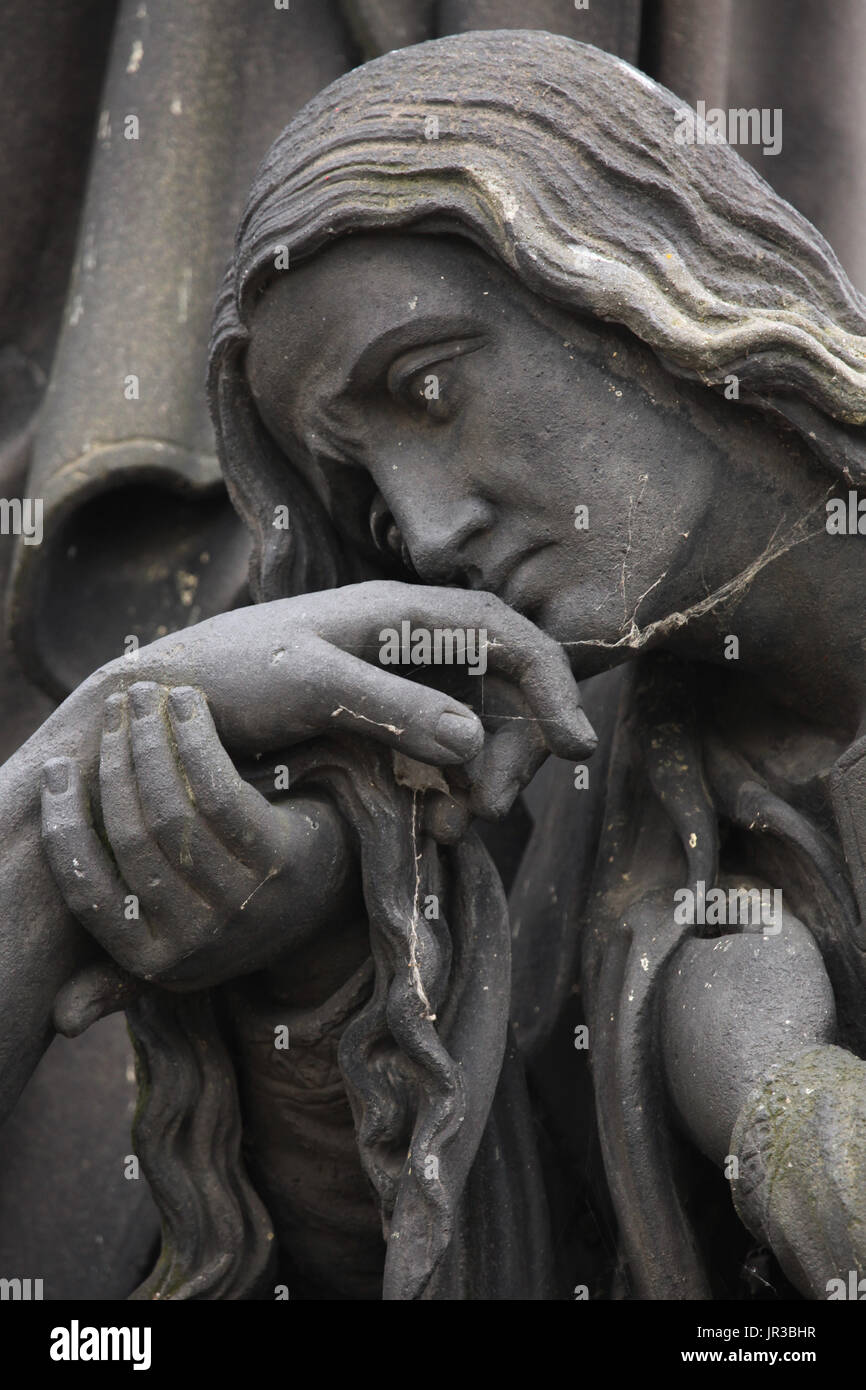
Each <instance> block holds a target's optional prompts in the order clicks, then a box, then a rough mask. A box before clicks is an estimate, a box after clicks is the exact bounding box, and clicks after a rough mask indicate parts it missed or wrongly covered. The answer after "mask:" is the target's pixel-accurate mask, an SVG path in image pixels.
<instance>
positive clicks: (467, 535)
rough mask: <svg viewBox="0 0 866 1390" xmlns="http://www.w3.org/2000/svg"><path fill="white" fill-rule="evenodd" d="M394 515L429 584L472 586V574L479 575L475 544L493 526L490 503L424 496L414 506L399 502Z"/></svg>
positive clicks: (419, 569) (415, 562)
mask: <svg viewBox="0 0 866 1390" xmlns="http://www.w3.org/2000/svg"><path fill="white" fill-rule="evenodd" d="M392 512H393V516H394V519H395V521H396V523H397V526H398V527H399V529H400V533H401V535H402V538H403V540H404V541H405V543H406V548H407V549H408V551H409V554H410V555H411V557H412V563H413V565H414V566H415V569H416V571H417V573H418V574H419V575H420V577H421V578H422V579H424V580H426V581H427V583H428V584H457V583H460V582H461V581H462V582H464V583H465V582H468V583H470V584H471V583H472V579H473V575H474V576H476V577H477V576H479V575H480V566H479V557H478V555H477V553H476V550H477V546H476V545H473V541H477V540H478V538H479V537H480V536H482V535H483V534H484V533H485V532H488V531H489V530H490V529H491V527H492V525H493V520H494V509H493V507H492V506H491V505H490V504H489V503H488V502H484V501H482V500H481V498H477V497H466V498H463V499H461V500H460V501H457V502H455V501H452V500H449V499H445V498H441V499H436V498H432V497H426V496H425V497H421V498H419V499H418V500H417V501H416V502H415V503H414V505H410V506H407V505H406V504H405V503H400V504H398V505H397V506H394V507H392Z"/></svg>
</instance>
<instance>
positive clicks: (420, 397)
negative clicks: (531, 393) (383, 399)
mask: <svg viewBox="0 0 866 1390" xmlns="http://www.w3.org/2000/svg"><path fill="white" fill-rule="evenodd" d="M483 345H484V339H483V338H468V339H459V340H457V341H454V342H448V343H435V344H428V345H427V347H426V348H419V349H415V350H414V351H412V352H406V353H403V354H401V356H400V357H398V358H397V360H396V361H395V362H393V363H392V364H391V367H390V370H389V372H388V390H389V391H390V393H391V395H392V396H394V397H395V399H397V400H399V401H402V402H404V403H405V404H406V405H409V406H412V407H413V408H414V409H416V410H422V411H424V412H425V413H426V414H427V415H429V416H430V417H431V418H432V419H434V420H436V421H439V422H440V423H441V422H443V421H445V420H450V419H451V418H452V416H453V415H454V414H455V412H456V410H457V406H458V404H459V401H458V391H459V379H458V373H457V371H456V370H455V368H456V359H457V358H458V357H462V356H463V355H464V354H465V353H468V352H474V351H475V350H476V349H477V348H479V347H483Z"/></svg>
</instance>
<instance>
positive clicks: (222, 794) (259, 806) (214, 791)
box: [167, 686, 286, 872]
mask: <svg viewBox="0 0 866 1390" xmlns="http://www.w3.org/2000/svg"><path fill="white" fill-rule="evenodd" d="M167 708H168V715H169V718H170V720H171V727H172V732H173V734H174V738H175V743H176V744H177V751H178V756H179V758H180V760H181V762H182V764H183V771H184V776H185V777H186V780H187V782H188V783H189V787H190V791H191V792H192V796H193V799H194V801H195V804H196V806H197V807H198V809H199V811H200V812H201V814H202V815H203V816H204V817H205V818H206V819H207V820H208V821H209V822H210V823H211V825H212V827H213V829H214V831H215V833H216V834H217V835H218V836H219V838H220V840H222V841H223V842H224V843H225V844H226V845H227V846H228V847H229V848H230V849H231V850H232V851H233V853H235V854H236V855H237V856H238V858H239V859H240V860H242V861H243V863H245V864H247V865H249V866H250V868H254V869H256V870H257V871H259V872H260V871H261V870H262V869H263V868H270V867H271V866H272V865H273V864H275V863H276V862H277V860H278V858H279V857H280V856H281V855H282V854H283V853H284V852H285V848H286V831H285V821H284V820H283V819H282V818H281V817H280V816H277V815H275V813H274V809H273V807H272V806H271V805H270V804H269V803H268V802H267V801H266V799H265V798H264V797H263V796H262V795H261V793H260V792H258V791H256V789H255V787H252V786H250V784H249V782H245V781H244V779H243V777H241V775H240V773H239V772H238V770H237V768H236V767H235V765H234V763H233V762H232V760H231V758H230V757H229V755H228V753H227V752H226V750H225V748H224V747H223V745H222V743H221V741H220V737H219V734H218V733H217V730H216V725H215V724H214V722H213V719H212V717H211V712H210V710H209V709H208V704H207V700H206V699H205V697H204V695H203V694H202V693H201V691H200V690H195V689H194V688H193V687H192V686H175V687H174V689H172V690H170V691H169V694H168V701H167Z"/></svg>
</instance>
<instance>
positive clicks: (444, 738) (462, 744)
mask: <svg viewBox="0 0 866 1390" xmlns="http://www.w3.org/2000/svg"><path fill="white" fill-rule="evenodd" d="M483 739H484V728H483V725H482V723H481V721H480V719H477V718H476V716H475V715H474V714H470V715H465V714H458V713H457V712H456V710H455V711H449V710H446V711H445V713H444V714H441V715H440V716H439V722H438V724H437V725H436V742H437V743H440V744H441V745H442V747H443V748H447V749H448V751H449V752H450V753H457V754H458V756H459V757H461V758H469V757H471V756H472V755H473V754H475V753H477V752H478V751H479V749H480V748H481V744H482V741H483Z"/></svg>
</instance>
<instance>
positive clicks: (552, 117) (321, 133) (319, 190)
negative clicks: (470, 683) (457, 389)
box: [209, 30, 866, 599]
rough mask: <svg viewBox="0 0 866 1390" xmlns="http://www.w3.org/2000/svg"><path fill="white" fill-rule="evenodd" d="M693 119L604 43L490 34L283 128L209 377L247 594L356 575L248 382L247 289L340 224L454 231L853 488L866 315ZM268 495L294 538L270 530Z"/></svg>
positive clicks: (860, 474)
mask: <svg viewBox="0 0 866 1390" xmlns="http://www.w3.org/2000/svg"><path fill="white" fill-rule="evenodd" d="M685 109H686V108H685V107H684V103H683V102H682V101H680V100H679V99H678V98H677V97H675V96H674V95H673V94H672V93H671V92H669V91H667V90H666V89H665V88H664V87H661V86H659V85H658V84H657V83H655V82H653V81H651V80H650V79H649V78H648V77H646V76H645V75H644V74H642V73H640V72H638V71H637V70H636V69H635V68H632V67H630V66H629V65H628V64H627V63H624V62H622V61H621V60H620V59H618V58H615V57H612V56H611V55H610V54H608V53H605V52H602V51H601V50H599V49H596V48H592V47H589V46H588V45H586V44H580V43H576V42H574V41H573V40H571V39H567V38H563V37H558V36H555V35H552V34H545V33H539V32H537V31H532V32H524V31H520V30H503V31H494V32H485V33H470V34H461V35H457V36H454V37H450V38H445V39H438V40H436V41H433V42H430V43H424V44H419V45H418V46H417V47H414V48H409V49H398V50H396V51H395V52H393V53H389V54H386V55H385V56H384V57H382V58H378V59H376V60H375V61H373V62H371V63H368V64H367V65H365V66H364V67H361V68H358V69H356V70H355V71H353V72H350V73H347V74H346V75H345V76H343V77H341V78H340V79H339V80H338V81H336V82H334V83H332V85H331V86H329V87H327V88H326V89H325V90H324V91H322V92H321V93H319V95H318V96H316V97H315V98H314V99H313V101H311V102H310V103H309V104H308V105H307V106H306V107H305V108H304V109H303V110H302V111H301V112H300V113H299V114H298V115H297V116H296V117H295V119H294V120H293V121H292V122H291V124H290V125H288V126H287V127H286V129H285V130H284V131H283V132H282V134H281V135H280V136H278V138H277V139H276V140H275V142H274V144H273V145H272V147H271V149H270V151H269V153H268V155H267V157H266V158H265V160H264V162H263V164H262V165H261V167H260V169H259V171H258V174H257V176H256V179H255V183H254V185H253V188H252V191H251V194H250V197H249V200H248V203H247V207H246V210H245V212H244V214H243V217H242V219H241V223H240V226H239V228H238V232H237V238H236V242H235V251H234V256H233V258H232V262H231V265H230V268H229V271H228V273H227V276H226V279H225V282H224V285H223V288H222V293H221V295H220V299H219V302H218V306H217V312H216V317H215V322H214V331H213V338H212V344H211V362H210V373H209V389H210V396H211V404H212V411H213V416H214V421H215V426H216V432H217V441H218V447H219V451H220V456H221V460H222V465H223V470H224V473H225V476H226V480H227V483H228V486H229V490H230V492H231V495H232V499H233V501H234V503H235V506H236V507H237V509H238V511H239V512H240V515H241V516H242V518H243V520H244V521H245V523H246V525H247V527H248V528H249V530H250V531H251V533H252V535H253V538H254V547H255V548H254V555H253V561H252V572H251V578H252V587H253V592H254V594H255V596H256V597H257V598H259V599H266V598H274V597H278V596H281V595H285V594H287V593H296V592H300V591H304V590H310V589H314V588H322V587H326V586H330V585H333V584H334V583H338V582H346V580H347V579H349V578H352V577H353V575H352V574H351V573H349V572H347V571H346V569H345V567H344V566H345V560H344V559H343V560H341V557H340V553H339V548H338V547H337V546H336V545H335V543H334V539H333V536H332V535H331V533H330V529H329V524H328V520H327V518H326V517H325V515H324V512H323V510H322V509H321V507H320V506H319V504H318V503H317V502H316V501H315V500H314V499H313V498H312V497H311V496H310V494H309V492H308V490H307V489H306V487H305V486H304V484H303V483H302V482H301V480H300V477H292V478H291V486H289V477H288V476H287V470H288V469H289V467H290V461H287V459H286V457H285V455H284V454H282V453H281V452H280V451H279V450H277V448H276V446H275V445H274V443H273V442H272V441H271V440H270V437H269V436H268V435H267V432H266V431H265V430H264V427H263V426H262V424H261V421H260V420H259V418H258V415H257V412H256V410H255V406H254V404H253V401H252V399H251V396H250V393H249V390H248V388H247V385H246V381H245V378H244V350H245V347H246V344H247V342H248V338H249V327H248V324H249V320H250V313H251V308H252V306H253V304H254V303H255V300H256V298H257V296H258V295H260V294H261V293H263V292H264V291H265V289H266V287H267V284H268V282H269V281H270V280H271V279H272V278H273V277H274V276H275V275H280V274H289V275H290V274H291V266H292V265H293V264H295V263H297V261H299V260H301V259H304V258H306V257H309V256H312V255H314V254H315V253H316V251H318V250H320V249H321V248H322V247H324V246H326V245H327V244H328V243H329V242H331V241H333V240H334V239H335V238H337V237H342V236H346V235H347V234H351V233H353V232H362V231H367V232H369V231H375V230H379V231H384V232H395V231H401V232H422V233H427V234H430V233H442V234H446V235H458V236H462V237H464V238H466V239H468V240H469V241H471V242H473V243H475V245H476V246H478V247H480V248H481V249H482V250H483V251H485V252H486V253H487V254H489V255H490V256H492V257H494V258H496V259H497V260H498V261H500V262H501V263H502V264H504V265H505V266H507V267H508V268H509V269H510V270H511V271H512V272H513V273H514V274H515V275H516V276H517V277H518V278H519V279H520V280H521V281H522V282H523V284H524V285H526V286H527V287H528V288H529V289H531V290H533V291H535V292H536V293H537V294H538V295H540V296H542V297H544V298H546V299H548V300H550V301H553V302H555V303H556V304H558V305H560V306H563V307H571V308H573V309H574V310H576V311H580V312H582V313H587V312H588V313H589V314H592V315H595V316H597V317H598V318H601V319H605V320H609V321H611V322H614V323H617V324H621V325H624V326H625V327H626V328H627V329H629V330H631V331H632V332H633V333H634V334H636V336H637V337H638V338H640V339H641V340H642V341H643V342H644V343H645V344H647V345H648V346H649V347H650V348H652V349H653V350H654V351H655V352H656V353H657V354H658V355H659V356H660V358H661V359H662V360H663V362H664V363H665V365H666V366H667V367H668V368H669V369H670V370H671V371H672V372H673V373H674V374H679V375H684V376H688V377H691V378H693V379H698V380H701V381H703V382H704V383H705V384H706V385H707V386H708V387H711V388H717V389H721V388H722V387H723V385H724V382H725V378H726V377H727V376H729V375H730V374H735V375H736V376H737V377H738V378H739V390H740V397H739V398H740V400H741V401H742V402H743V403H747V404H751V405H755V406H758V407H760V408H761V409H763V410H765V411H767V412H769V413H771V414H775V415H777V416H779V417H781V418H782V419H784V420H786V421H787V422H788V423H789V424H790V425H792V426H793V427H794V428H795V429H796V430H797V431H798V432H799V433H801V434H802V435H803V436H804V437H805V438H806V440H807V443H808V444H809V447H810V448H811V449H812V450H814V451H815V453H816V454H817V456H818V458H819V460H820V461H821V462H823V464H824V466H825V467H826V468H827V469H828V470H829V471H830V472H831V473H832V474H835V475H836V476H837V477H838V478H839V479H840V480H841V479H845V480H846V481H848V482H850V483H852V484H859V483H864V482H866V449H864V439H863V431H862V428H860V427H862V426H863V425H864V424H866V300H864V299H863V297H862V296H861V295H860V294H859V293H858V292H857V291H856V290H855V289H854V287H853V286H852V285H851V283H850V282H849V280H848V278H847V277H846V275H845V273H844V271H843V270H842V268H841V266H840V265H839V263H838V261H837V260H836V257H835V256H834V254H833V252H832V250H831V249H830V247H829V246H828V245H827V243H826V241H825V240H824V239H823V237H822V236H821V235H820V233H819V232H818V231H817V230H816V229H815V228H814V227H813V226H812V225H811V223H809V222H807V221H806V219H805V218H804V217H802V216H801V215H800V214H799V213H798V212H796V211H795V209H794V208H792V207H791V206H790V204H788V203H786V202H785V201H784V200H783V199H782V198H780V197H779V196H778V195H777V194H776V193H774V192H773V190H772V189H771V188H770V186H769V185H768V184H767V183H766V182H765V181H764V180H763V179H762V178H761V177H760V176H759V175H758V174H757V173H756V172H755V171H754V170H753V169H752V168H751V167H750V166H749V165H748V164H746V162H745V161H744V160H743V159H742V158H741V157H740V156H739V154H737V153H736V151H734V150H733V149H731V148H729V147H728V146H726V145H714V144H703V145H700V144H694V145H687V144H683V143H679V142H678V140H677V132H678V130H680V129H681V122H680V121H678V120H677V115H678V113H682V112H683V111H684V110H685ZM434 118H435V121H436V122H437V124H436V125H431V124H430V122H431V121H432V120H433V119H434ZM434 135H435V137H436V138H432V137H433V136H434ZM278 248H284V250H285V251H287V252H288V257H289V269H287V270H278V269H276V268H275V260H276V257H277V252H278ZM281 501H283V502H289V503H290V505H291V508H292V512H293V521H294V523H295V524H294V525H293V527H292V530H291V533H287V532H285V531H279V530H276V529H275V528H274V527H273V526H272V524H271V521H272V518H273V508H274V505H275V504H277V503H279V502H281Z"/></svg>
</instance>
